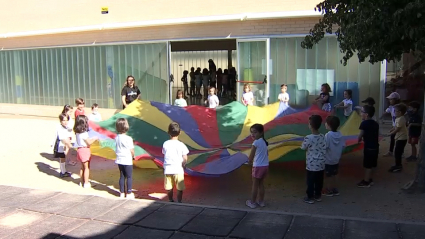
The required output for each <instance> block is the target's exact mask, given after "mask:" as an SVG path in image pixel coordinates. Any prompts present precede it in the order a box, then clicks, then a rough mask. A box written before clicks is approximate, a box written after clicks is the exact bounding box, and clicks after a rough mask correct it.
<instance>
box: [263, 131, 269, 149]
mask: <svg viewBox="0 0 425 239" xmlns="http://www.w3.org/2000/svg"><path fill="white" fill-rule="evenodd" d="M262 138H263V140H264V142H266V145H267V146H269V142H267V140H266V138H264V132H263V137H262Z"/></svg>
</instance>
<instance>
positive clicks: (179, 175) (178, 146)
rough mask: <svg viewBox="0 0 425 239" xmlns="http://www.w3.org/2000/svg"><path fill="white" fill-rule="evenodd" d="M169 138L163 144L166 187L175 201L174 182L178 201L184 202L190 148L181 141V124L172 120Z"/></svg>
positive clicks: (172, 200) (171, 199) (169, 196)
mask: <svg viewBox="0 0 425 239" xmlns="http://www.w3.org/2000/svg"><path fill="white" fill-rule="evenodd" d="M168 134H169V135H170V138H171V139H169V140H167V141H165V143H164V145H163V146H162V153H163V154H164V188H165V190H167V194H168V200H169V201H170V202H174V198H173V184H175V186H176V188H177V201H178V202H179V203H181V202H182V198H183V191H184V190H185V185H184V170H183V168H184V167H186V163H187V155H188V154H189V150H188V149H187V147H186V145H185V144H184V143H182V142H180V141H179V135H180V125H179V124H178V123H176V122H172V123H171V124H170V125H169V126H168Z"/></svg>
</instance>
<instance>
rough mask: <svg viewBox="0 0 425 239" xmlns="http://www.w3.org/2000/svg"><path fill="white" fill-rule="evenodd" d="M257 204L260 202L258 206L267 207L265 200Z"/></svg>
mask: <svg viewBox="0 0 425 239" xmlns="http://www.w3.org/2000/svg"><path fill="white" fill-rule="evenodd" d="M257 204H258V206H260V207H265V206H266V204H265V203H264V202H257Z"/></svg>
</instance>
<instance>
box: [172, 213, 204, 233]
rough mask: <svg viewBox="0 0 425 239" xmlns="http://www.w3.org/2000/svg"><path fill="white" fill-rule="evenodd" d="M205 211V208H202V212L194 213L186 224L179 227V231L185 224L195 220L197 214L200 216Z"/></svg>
mask: <svg viewBox="0 0 425 239" xmlns="http://www.w3.org/2000/svg"><path fill="white" fill-rule="evenodd" d="M203 211H205V208H202V210H201V211H200V212H198V213H197V214H196V215H194V216H193V217H192V218H191V219H190V220H189V221H187V222H186V223H185V224H184V225H182V226H181V227H180V228H179V229H177V230H178V231H180V230H181V229H183V227H184V226H186V225H187V224H189V223H190V222H191V221H193V219H195V218H196V217H197V216H199V215H200V214H201V213H202V212H203ZM206 236H209V235H206Z"/></svg>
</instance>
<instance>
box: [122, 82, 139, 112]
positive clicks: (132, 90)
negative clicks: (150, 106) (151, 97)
mask: <svg viewBox="0 0 425 239" xmlns="http://www.w3.org/2000/svg"><path fill="white" fill-rule="evenodd" d="M139 97H140V90H139V88H138V87H137V86H136V83H135V80H134V77H133V76H131V75H130V76H127V79H126V81H125V84H124V87H123V88H122V90H121V100H122V108H123V109H125V108H127V106H128V105H129V104H130V103H131V102H133V101H135V100H136V99H139Z"/></svg>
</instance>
